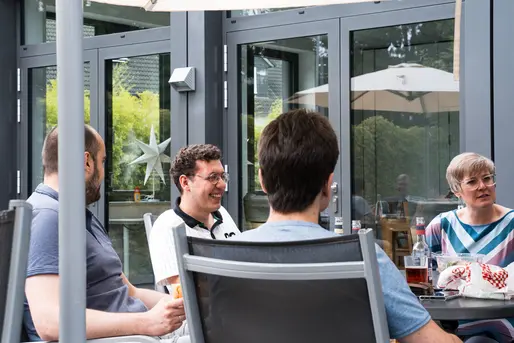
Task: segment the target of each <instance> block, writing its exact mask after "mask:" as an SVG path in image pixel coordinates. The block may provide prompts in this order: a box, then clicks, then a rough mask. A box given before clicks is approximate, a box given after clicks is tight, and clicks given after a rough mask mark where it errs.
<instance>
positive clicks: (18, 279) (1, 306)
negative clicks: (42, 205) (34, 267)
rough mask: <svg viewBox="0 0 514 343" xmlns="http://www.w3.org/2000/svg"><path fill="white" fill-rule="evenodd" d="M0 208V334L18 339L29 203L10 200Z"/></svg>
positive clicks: (27, 242) (6, 339) (5, 337)
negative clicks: (7, 204)
mask: <svg viewBox="0 0 514 343" xmlns="http://www.w3.org/2000/svg"><path fill="white" fill-rule="evenodd" d="M9 208H10V209H9V210H5V211H0V336H1V337H2V343H7V342H9V343H11V342H19V340H20V334H21V328H22V318H23V301H24V298H25V278H26V274H27V260H28V255H29V243H30V227H31V222H32V206H31V205H30V204H29V203H27V202H25V201H21V200H12V201H11V202H10V203H9Z"/></svg>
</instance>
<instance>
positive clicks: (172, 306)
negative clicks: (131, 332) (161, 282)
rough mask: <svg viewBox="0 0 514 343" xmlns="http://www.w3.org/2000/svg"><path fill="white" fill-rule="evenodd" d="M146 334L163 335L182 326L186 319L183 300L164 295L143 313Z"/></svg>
mask: <svg viewBox="0 0 514 343" xmlns="http://www.w3.org/2000/svg"><path fill="white" fill-rule="evenodd" d="M145 319H146V320H145V325H146V330H147V332H146V334H147V335H149V336H163V335H166V334H169V333H170V332H172V331H175V330H177V329H178V328H179V327H180V326H182V322H183V321H184V320H185V319H186V314H185V312H184V300H183V299H172V298H171V297H166V298H163V299H161V300H160V301H159V302H158V303H157V304H156V305H155V306H154V307H153V308H152V309H151V310H150V311H148V312H146V313H145Z"/></svg>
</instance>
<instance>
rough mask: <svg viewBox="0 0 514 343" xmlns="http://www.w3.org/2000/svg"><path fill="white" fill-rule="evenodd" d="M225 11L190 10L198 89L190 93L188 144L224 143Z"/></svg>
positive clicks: (189, 40) (190, 56)
mask: <svg viewBox="0 0 514 343" xmlns="http://www.w3.org/2000/svg"><path fill="white" fill-rule="evenodd" d="M222 15H223V12H189V13H188V25H187V31H188V35H187V50H188V53H187V55H188V58H187V59H188V66H190V67H195V68H196V81H197V82H196V91H194V92H191V93H189V95H188V101H189V104H188V122H189V125H188V144H194V143H211V144H215V145H218V146H221V145H222V143H223V139H222V131H223V130H222V129H223V127H222V118H223V36H222V34H223V30H222Z"/></svg>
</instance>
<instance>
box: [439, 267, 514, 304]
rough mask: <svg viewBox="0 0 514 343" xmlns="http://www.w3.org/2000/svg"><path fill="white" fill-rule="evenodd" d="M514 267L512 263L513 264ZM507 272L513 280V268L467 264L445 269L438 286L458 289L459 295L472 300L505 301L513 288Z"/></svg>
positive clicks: (513, 285)
mask: <svg viewBox="0 0 514 343" xmlns="http://www.w3.org/2000/svg"><path fill="white" fill-rule="evenodd" d="M513 265H514V263H513ZM509 271H510V272H511V273H510V274H512V275H511V278H510V279H514V268H513V266H510V265H509V266H508V267H507V268H501V267H498V266H495V265H490V264H482V263H476V262H473V263H467V264H463V265H457V266H452V267H449V268H446V269H445V270H444V271H443V272H442V273H441V275H440V276H439V281H438V283H437V284H438V286H439V287H441V288H446V289H458V290H459V291H460V293H461V294H463V295H464V296H468V297H474V298H489V299H505V298H508V297H510V295H511V294H512V293H513V290H511V289H509V287H508V286H509V285H510V286H511V288H513V287H514V284H513V281H514V280H510V281H509Z"/></svg>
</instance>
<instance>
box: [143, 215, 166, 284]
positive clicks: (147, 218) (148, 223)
mask: <svg viewBox="0 0 514 343" xmlns="http://www.w3.org/2000/svg"><path fill="white" fill-rule="evenodd" d="M157 218H158V216H155V215H153V214H151V213H145V214H144V215H143V221H144V223H145V232H146V241H147V243H148V249H150V232H152V227H153V224H154V223H155V221H156V220H157ZM150 259H151V255H150ZM152 265H153V261H152ZM154 279H155V276H154ZM154 289H155V290H156V291H158V292H162V293H168V290H167V289H166V287H165V286H161V285H158V284H157V280H155V285H154Z"/></svg>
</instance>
